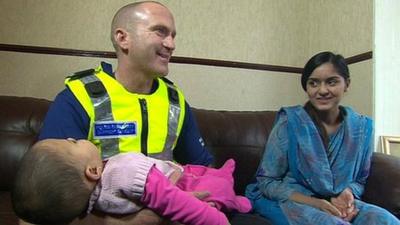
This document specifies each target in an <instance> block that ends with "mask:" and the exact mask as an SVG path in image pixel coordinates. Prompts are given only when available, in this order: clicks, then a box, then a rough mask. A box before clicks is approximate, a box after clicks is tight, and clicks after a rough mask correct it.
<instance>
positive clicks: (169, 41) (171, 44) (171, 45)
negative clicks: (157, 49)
mask: <svg viewBox="0 0 400 225" xmlns="http://www.w3.org/2000/svg"><path fill="white" fill-rule="evenodd" d="M163 46H164V47H166V48H168V49H170V50H171V51H173V50H175V39H174V38H173V37H172V36H171V35H169V36H168V37H166V38H165V39H164V41H163Z"/></svg>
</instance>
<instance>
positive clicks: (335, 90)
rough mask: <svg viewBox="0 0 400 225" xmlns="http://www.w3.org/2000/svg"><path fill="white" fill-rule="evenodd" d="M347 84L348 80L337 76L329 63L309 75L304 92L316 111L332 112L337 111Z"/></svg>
mask: <svg viewBox="0 0 400 225" xmlns="http://www.w3.org/2000/svg"><path fill="white" fill-rule="evenodd" d="M348 84H349V80H346V79H344V78H343V77H342V76H341V75H339V74H338V73H337V72H336V69H335V67H334V66H333V65H332V64H331V63H324V64H322V65H320V66H319V67H317V68H315V70H314V71H313V72H312V73H311V75H310V77H309V78H308V80H307V83H306V91H307V94H308V98H309V100H310V102H311V104H312V105H313V106H314V107H315V108H316V109H317V110H318V111H324V112H330V111H332V112H333V111H336V110H338V108H339V103H340V100H341V99H342V98H343V95H344V92H346V91H347V88H348Z"/></svg>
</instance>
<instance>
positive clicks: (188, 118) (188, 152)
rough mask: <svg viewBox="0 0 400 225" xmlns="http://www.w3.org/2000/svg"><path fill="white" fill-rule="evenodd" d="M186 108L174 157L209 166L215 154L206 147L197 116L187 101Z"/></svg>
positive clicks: (177, 159)
mask: <svg viewBox="0 0 400 225" xmlns="http://www.w3.org/2000/svg"><path fill="white" fill-rule="evenodd" d="M185 109H186V111H185V119H184V121H183V126H182V130H181V133H180V135H179V138H178V142H177V144H176V147H175V149H174V159H175V160H176V161H177V162H179V163H181V164H194V165H204V166H209V165H211V164H212V163H213V161H214V159H213V156H212V155H211V154H210V152H209V151H208V150H207V148H206V147H205V145H204V141H203V138H202V137H201V134H200V131H199V128H198V126H197V122H196V118H195V117H194V115H193V113H192V110H191V109H190V106H189V104H187V103H186V102H185Z"/></svg>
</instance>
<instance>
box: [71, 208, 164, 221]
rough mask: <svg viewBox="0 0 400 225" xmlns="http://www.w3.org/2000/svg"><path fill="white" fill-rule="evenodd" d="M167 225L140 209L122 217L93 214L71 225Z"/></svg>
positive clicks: (147, 210) (153, 213)
mask: <svg viewBox="0 0 400 225" xmlns="http://www.w3.org/2000/svg"><path fill="white" fill-rule="evenodd" d="M169 223H170V222H169V221H167V220H164V219H163V218H161V217H160V216H159V215H157V214H156V213H155V212H153V211H151V210H150V209H142V210H140V211H139V212H137V213H134V214H129V215H123V216H117V215H106V214H103V213H100V212H94V213H92V214H89V215H87V216H85V217H83V218H77V219H75V220H74V221H73V222H72V223H71V225H77V224H79V225H92V224H93V225H94V224H96V225H97V224H98V225H142V224H143V225H153V224H156V225H157V224H159V225H164V224H169Z"/></svg>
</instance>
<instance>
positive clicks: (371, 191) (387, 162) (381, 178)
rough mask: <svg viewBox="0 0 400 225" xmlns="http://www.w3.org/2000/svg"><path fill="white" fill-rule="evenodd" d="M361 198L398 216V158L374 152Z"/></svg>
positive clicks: (399, 205)
mask: <svg viewBox="0 0 400 225" xmlns="http://www.w3.org/2000/svg"><path fill="white" fill-rule="evenodd" d="M362 198H363V200H364V201H366V202H369V203H372V204H375V205H378V206H381V207H383V208H385V209H387V210H389V211H390V212H391V213H393V214H394V215H395V216H396V217H398V218H400V158H398V157H395V156H390V155H385V154H382V153H374V154H373V156H372V164H371V171H370V175H369V177H368V180H367V185H366V186H365V192H364V195H363V197H362Z"/></svg>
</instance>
